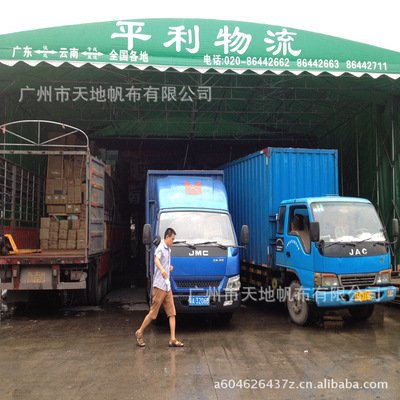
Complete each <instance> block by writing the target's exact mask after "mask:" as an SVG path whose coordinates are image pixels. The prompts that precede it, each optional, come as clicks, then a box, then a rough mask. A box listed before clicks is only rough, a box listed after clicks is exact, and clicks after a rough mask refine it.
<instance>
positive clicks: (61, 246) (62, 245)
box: [58, 239, 67, 250]
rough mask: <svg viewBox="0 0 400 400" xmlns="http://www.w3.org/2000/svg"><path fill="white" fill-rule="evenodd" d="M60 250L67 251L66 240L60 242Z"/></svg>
mask: <svg viewBox="0 0 400 400" xmlns="http://www.w3.org/2000/svg"><path fill="white" fill-rule="evenodd" d="M58 249H59V250H66V249H67V241H66V240H64V239H63V240H61V239H59V240H58Z"/></svg>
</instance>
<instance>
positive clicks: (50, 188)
mask: <svg viewBox="0 0 400 400" xmlns="http://www.w3.org/2000/svg"><path fill="white" fill-rule="evenodd" d="M66 190H67V182H66V180H65V179H62V178H47V179H46V194H58V195H61V194H66V193H67V192H66Z"/></svg>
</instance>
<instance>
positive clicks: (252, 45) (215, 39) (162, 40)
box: [0, 18, 400, 78]
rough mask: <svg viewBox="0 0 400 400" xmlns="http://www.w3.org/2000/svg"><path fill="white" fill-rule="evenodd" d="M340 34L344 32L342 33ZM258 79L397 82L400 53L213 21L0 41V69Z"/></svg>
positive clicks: (59, 30) (171, 21) (97, 26)
mask: <svg viewBox="0 0 400 400" xmlns="http://www.w3.org/2000/svg"><path fill="white" fill-rule="evenodd" d="M338 31H340V26H338ZM19 61H23V62H25V63H27V64H29V65H31V66H35V65H37V64H39V63H41V62H45V63H48V64H51V65H53V66H59V65H61V64H63V63H69V64H72V65H74V66H76V67H80V66H82V65H85V64H91V65H94V66H96V67H98V68H101V67H103V66H105V65H114V66H115V67H117V68H120V69H125V68H126V67H128V66H134V67H136V68H138V69H146V68H148V67H153V68H156V69H157V70H159V71H165V70H166V69H168V68H170V67H172V68H174V69H175V70H177V71H185V70H187V69H189V68H192V69H195V70H197V71H199V72H206V71H208V70H210V69H213V70H217V71H219V72H225V71H227V70H232V71H235V72H237V73H243V72H245V71H248V70H251V71H254V72H256V73H258V74H263V73H265V72H266V71H272V72H274V73H275V74H281V73H282V72H284V71H290V72H291V73H293V74H296V75H298V74H300V73H301V72H304V71H307V72H310V73H312V74H314V75H319V74H321V73H322V72H329V73H330V74H332V75H335V76H339V75H341V74H343V73H345V72H347V73H350V74H352V75H355V76H361V75H363V74H369V75H370V76H372V77H375V78H376V77H379V76H380V75H382V74H384V75H387V76H389V77H391V78H398V77H399V76H400V53H399V52H397V51H394V50H389V49H386V48H381V47H377V46H373V45H370V44H364V43H360V42H356V41H352V40H348V39H343V38H339V37H335V36H329V35H326V34H321V33H314V32H310V31H306V30H301V29H296V28H293V27H290V26H278V25H268V24H265V23H253V22H242V21H229V20H214V19H178V18H157V19H126V20H116V21H108V22H97V23H89V24H79V25H68V26H56V27H51V28H43V29H37V30H29V31H22V32H13V33H5V34H2V35H0V62H1V63H3V64H6V65H8V66H13V65H15V64H16V63H17V62H19Z"/></svg>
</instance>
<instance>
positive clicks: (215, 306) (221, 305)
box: [174, 292, 242, 314]
mask: <svg viewBox="0 0 400 400" xmlns="http://www.w3.org/2000/svg"><path fill="white" fill-rule="evenodd" d="M193 296H204V293H203V294H198V295H193ZM205 297H209V305H189V295H185V294H178V293H174V302H175V309H176V312H177V313H194V314H195V313H221V312H222V313H223V312H233V311H235V310H237V309H238V308H239V307H240V304H241V302H242V299H241V294H240V292H232V293H218V294H216V295H214V294H212V295H211V296H205Z"/></svg>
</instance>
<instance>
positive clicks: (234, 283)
mask: <svg viewBox="0 0 400 400" xmlns="http://www.w3.org/2000/svg"><path fill="white" fill-rule="evenodd" d="M239 290H240V275H235V276H231V277H230V278H229V279H228V283H227V284H226V288H225V291H229V292H238V291H239Z"/></svg>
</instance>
